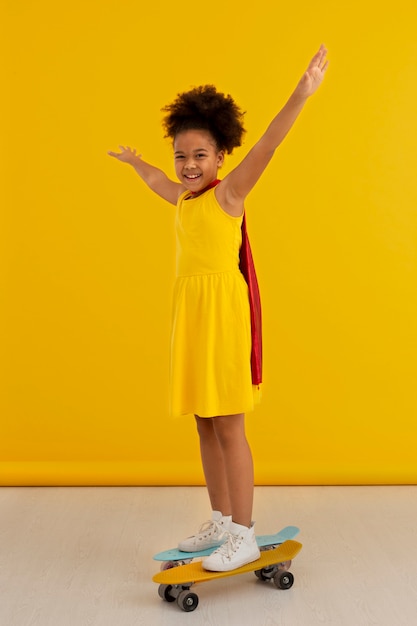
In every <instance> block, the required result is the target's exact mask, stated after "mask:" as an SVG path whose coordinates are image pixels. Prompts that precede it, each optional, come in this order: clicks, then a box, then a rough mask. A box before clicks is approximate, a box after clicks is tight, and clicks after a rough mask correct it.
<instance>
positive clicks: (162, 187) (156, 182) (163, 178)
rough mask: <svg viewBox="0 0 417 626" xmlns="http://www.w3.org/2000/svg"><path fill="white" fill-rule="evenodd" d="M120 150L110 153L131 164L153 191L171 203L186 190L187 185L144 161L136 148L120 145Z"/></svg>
mask: <svg viewBox="0 0 417 626" xmlns="http://www.w3.org/2000/svg"><path fill="white" fill-rule="evenodd" d="M119 148H120V152H112V151H109V152H108V154H109V155H110V156H112V157H114V158H115V159H118V160H119V161H121V162H122V163H128V164H129V165H131V166H132V167H133V168H134V170H135V171H136V173H137V174H139V176H140V177H141V178H142V180H143V181H144V182H145V183H146V184H147V185H148V187H149V188H150V189H152V191H154V192H155V193H156V194H158V196H161V198H164V200H167V201H168V202H170V203H171V204H177V200H178V198H179V196H180V194H181V193H182V192H183V191H185V187H184V186H183V185H181V184H180V183H176V182H175V181H173V180H171V179H170V178H168V176H167V175H166V174H165V172H163V171H162V170H160V169H159V168H157V167H155V166H154V165H151V164H150V163H146V161H143V159H142V157H141V155H140V154H136V150H135V149H132V148H129V147H125V146H119Z"/></svg>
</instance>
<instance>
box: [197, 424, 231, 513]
mask: <svg viewBox="0 0 417 626" xmlns="http://www.w3.org/2000/svg"><path fill="white" fill-rule="evenodd" d="M195 418H196V422H197V430H198V434H199V437H200V451H201V461H202V464H203V470H204V476H205V479H206V485H207V490H208V493H209V498H210V504H211V508H212V509H213V511H221V513H222V514H223V515H225V516H227V515H231V514H232V509H231V503H230V498H229V486H228V479H227V474H226V471H225V466H224V460H223V452H222V449H221V447H220V442H219V440H218V438H217V435H216V433H215V430H214V419H213V418H210V417H204V418H203V417H198V416H197V415H196V416H195ZM215 419H217V418H215Z"/></svg>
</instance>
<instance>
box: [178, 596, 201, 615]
mask: <svg viewBox="0 0 417 626" xmlns="http://www.w3.org/2000/svg"><path fill="white" fill-rule="evenodd" d="M177 604H178V606H179V607H180V609H182V610H183V611H185V612H186V613H190V612H191V611H195V609H196V608H197V606H198V595H197V594H196V593H193V592H192V591H181V593H180V594H179V596H178V598H177Z"/></svg>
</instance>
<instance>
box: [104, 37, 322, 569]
mask: <svg viewBox="0 0 417 626" xmlns="http://www.w3.org/2000/svg"><path fill="white" fill-rule="evenodd" d="M326 52H327V51H326V49H325V47H324V46H321V47H320V49H319V51H318V52H317V53H316V55H315V56H314V57H313V59H312V60H311V62H310V64H309V66H308V68H307V70H306V72H305V73H304V75H303V76H302V78H301V80H300V81H299V83H298V85H297V86H296V88H295V90H294V92H293V93H292V95H291V96H290V98H289V100H288V101H287V103H286V104H285V105H284V107H283V108H282V109H281V111H280V112H279V113H278V115H277V116H276V117H275V118H274V119H273V120H272V122H271V123H270V125H269V126H268V128H267V130H266V131H265V133H264V135H263V136H262V137H261V138H260V139H259V141H258V142H257V143H256V144H255V145H254V146H253V148H252V149H251V150H250V152H249V153H248V154H247V156H246V157H245V158H244V159H243V160H242V161H241V163H240V164H239V165H238V166H237V167H236V168H235V169H234V170H233V171H231V172H230V173H229V174H228V175H227V176H226V177H225V178H224V179H223V180H222V181H221V182H220V181H217V172H218V169H219V168H220V167H221V166H222V164H223V161H224V157H225V153H229V154H230V153H231V152H232V151H233V149H234V148H235V147H238V146H240V145H241V142H242V136H243V133H244V128H243V125H242V118H243V113H242V112H241V110H240V109H239V107H238V106H237V105H236V104H235V102H234V101H233V100H232V98H231V97H230V96H225V95H224V94H221V93H218V92H217V91H216V89H215V88H214V87H213V86H210V85H207V86H203V87H197V88H195V89H192V90H191V91H189V92H186V93H183V94H180V95H178V96H177V98H176V100H175V101H174V102H173V103H172V104H170V105H168V106H166V107H165V108H164V109H163V111H164V112H165V113H166V116H165V118H164V127H165V131H166V136H167V137H169V138H171V139H172V141H173V147H174V159H175V172H176V175H177V177H178V179H179V182H174V181H172V180H170V179H169V178H168V177H167V176H166V175H165V174H164V173H163V172H162V171H161V170H160V169H158V168H156V167H154V166H153V165H150V164H149V163H146V162H145V161H143V160H142V158H141V155H139V154H137V153H136V150H132V149H131V148H129V147H123V146H121V147H120V152H109V154H110V156H113V157H115V158H116V159H118V160H119V161H122V162H124V163H128V164H130V165H132V166H133V168H134V169H135V170H136V172H137V173H138V174H139V176H140V177H141V178H142V179H143V180H144V182H145V183H146V184H147V185H148V186H149V187H150V188H151V189H152V190H153V191H154V192H155V193H157V194H158V195H159V196H161V197H162V198H164V199H165V200H167V201H168V202H170V203H171V204H174V205H176V207H177V217H176V236H177V279H176V283H175V289H174V311H173V327H172V346H171V411H172V413H173V414H174V415H184V414H189V413H191V414H194V415H195V419H196V423H197V429H198V433H199V438H200V448H201V458H202V464H203V469H204V475H205V478H206V483H207V488H208V493H209V497H210V502H211V507H212V519H211V520H210V521H209V522H206V523H205V524H203V526H201V528H200V531H199V532H198V533H197V534H196V535H193V536H192V537H189V538H187V539H185V540H184V541H182V542H180V544H179V548H180V549H181V550H184V551H187V552H195V551H197V550H203V549H205V548H209V547H217V550H215V551H214V552H213V553H212V554H211V555H210V556H209V557H207V558H206V559H204V561H203V566H204V567H205V568H206V569H208V570H212V571H230V570H233V569H235V568H237V567H240V566H242V565H245V564H246V563H250V562H251V561H254V560H256V559H257V558H258V557H259V549H258V546H257V543H256V539H255V533H254V526H253V523H252V504H253V490H254V487H253V485H254V476H253V462H252V455H251V451H250V448H249V445H248V442H247V440H246V435H245V425H244V414H245V412H247V411H251V410H253V407H254V403H255V401H256V399H257V394H258V386H256V385H253V379H252V375H251V349H252V335H251V318H250V315H251V313H250V306H249V297H248V285H247V283H246V282H245V279H244V278H243V275H242V273H241V271H240V269H239V252H240V247H241V245H242V220H243V214H244V203H245V198H246V196H247V195H248V193H249V192H250V190H251V189H252V188H253V186H254V185H255V184H256V182H257V181H258V179H259V177H260V176H261V174H262V172H263V171H264V169H265V168H266V166H267V165H268V163H269V161H270V160H271V158H272V156H273V154H274V151H275V149H276V148H277V147H278V146H279V144H280V143H281V142H282V140H283V139H284V137H285V136H286V134H287V133H288V131H289V130H290V128H291V127H292V125H293V123H294V122H295V120H296V118H297V117H298V115H299V113H300V112H301V110H302V108H303V106H304V104H305V103H306V100H307V98H308V97H309V96H311V95H312V94H313V93H314V92H315V91H316V90H317V88H318V87H319V86H320V84H321V82H322V80H323V78H324V74H325V71H326V68H327V65H328V62H327V61H326ZM243 232H244V229H243ZM258 382H259V381H258Z"/></svg>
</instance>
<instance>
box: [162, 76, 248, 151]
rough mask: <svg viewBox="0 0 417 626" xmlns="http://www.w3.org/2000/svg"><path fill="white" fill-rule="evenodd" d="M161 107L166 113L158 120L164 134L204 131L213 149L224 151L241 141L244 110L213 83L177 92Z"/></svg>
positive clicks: (169, 135)
mask: <svg viewBox="0 0 417 626" xmlns="http://www.w3.org/2000/svg"><path fill="white" fill-rule="evenodd" d="M161 110H162V111H164V112H165V113H166V115H165V117H164V118H163V122H162V124H163V128H164V131H165V137H169V138H171V139H175V137H176V135H178V133H180V132H183V131H185V130H207V131H209V132H210V133H211V135H212V137H213V139H214V140H215V142H216V145H217V148H218V149H219V150H224V151H225V152H227V153H228V154H231V153H232V151H233V149H234V148H237V147H238V146H240V145H241V144H242V139H243V135H244V133H245V132H246V131H245V129H244V127H243V124H242V121H243V116H244V114H245V112H244V111H242V110H241V109H240V107H239V106H238V105H237V104H236V103H235V101H234V100H233V98H232V97H231V96H230V95H227V96H226V95H225V94H223V93H220V92H218V91H217V89H216V87H214V85H202V86H200V87H194V88H193V89H191V90H190V91H186V92H184V93H180V94H178V95H177V97H176V99H175V100H174V102H172V103H171V104H168V105H166V106H165V107H163V108H162V109H161Z"/></svg>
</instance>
